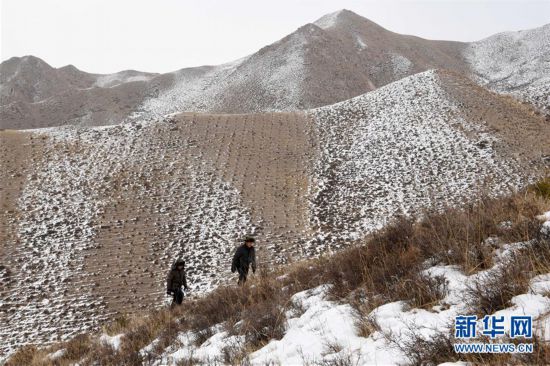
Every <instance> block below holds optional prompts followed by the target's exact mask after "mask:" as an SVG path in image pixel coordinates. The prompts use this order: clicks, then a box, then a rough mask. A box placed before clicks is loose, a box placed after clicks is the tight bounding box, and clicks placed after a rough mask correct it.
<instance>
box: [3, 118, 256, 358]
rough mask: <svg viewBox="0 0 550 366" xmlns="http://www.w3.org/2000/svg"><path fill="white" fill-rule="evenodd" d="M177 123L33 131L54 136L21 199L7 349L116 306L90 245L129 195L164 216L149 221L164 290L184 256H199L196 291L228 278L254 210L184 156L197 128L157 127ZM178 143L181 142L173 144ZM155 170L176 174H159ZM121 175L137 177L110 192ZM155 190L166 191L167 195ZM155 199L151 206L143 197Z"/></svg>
mask: <svg viewBox="0 0 550 366" xmlns="http://www.w3.org/2000/svg"><path fill="white" fill-rule="evenodd" d="M170 128H172V125H171V124H170V123H169V122H167V121H151V122H141V123H130V124H125V125H118V126H111V127H100V128H85V129H81V128H77V127H62V128H51V129H43V130H36V131H33V132H34V133H35V134H36V138H37V139H40V138H42V137H47V141H48V143H47V146H46V150H45V151H44V152H43V154H44V158H45V159H44V163H35V164H34V165H33V166H32V168H31V169H33V170H34V172H33V177H32V178H31V179H30V180H29V181H28V182H27V184H26V185H25V187H24V189H23V192H22V195H21V197H20V200H19V206H20V207H21V209H22V210H21V212H22V216H21V218H20V220H19V221H18V223H17V225H18V228H19V236H20V241H21V242H20V245H19V246H18V247H17V251H18V253H17V256H19V257H20V263H21V268H20V270H19V271H17V272H16V273H15V274H14V281H17V283H18V286H17V287H16V288H13V289H11V290H10V292H8V293H7V295H6V297H5V298H3V299H2V306H3V307H4V308H5V309H8V314H9V316H7V317H6V321H2V322H1V324H0V338H1V339H3V340H5V342H4V341H3V342H2V345H1V346H0V352H5V353H10V352H12V351H13V350H14V349H15V348H17V347H20V346H22V345H25V344H28V343H35V342H38V343H41V344H44V345H45V344H48V343H51V342H53V341H56V340H59V337H61V339H63V340H64V339H67V338H70V337H71V336H74V335H75V334H77V333H80V332H82V331H86V330H91V329H94V328H97V326H98V324H100V323H101V322H103V321H104V320H105V319H107V318H109V317H110V316H111V315H112V311H110V310H109V309H107V308H106V304H105V302H104V301H103V300H102V298H101V297H100V296H98V294H97V293H93V290H94V286H95V284H94V283H95V282H96V281H97V277H95V276H97V274H96V273H90V272H88V271H87V270H85V268H84V265H85V259H86V257H87V255H88V254H87V253H88V252H89V251H90V250H97V249H98V247H99V244H98V242H97V240H96V239H97V238H96V236H97V229H98V228H99V226H100V220H101V217H102V216H103V215H104V214H105V212H106V211H108V210H109V209H112V207H113V205H116V204H120V202H123V201H124V197H130V199H132V200H135V201H134V202H137V204H138V209H139V210H140V212H148V217H150V218H151V219H156V220H158V221H157V222H151V226H152V228H151V229H150V230H155V232H156V233H158V238H162V240H163V242H158V241H153V242H151V243H148V244H149V246H150V248H149V250H150V251H151V253H155V254H154V255H153V256H152V259H151V260H150V263H152V262H153V261H156V262H155V263H156V269H155V270H154V275H155V276H157V277H158V278H159V282H160V283H159V284H158V286H156V287H155V293H156V294H157V295H158V297H159V299H162V298H164V296H163V295H164V293H163V292H162V291H161V289H162V288H163V281H164V269H165V268H169V266H170V264H171V261H173V260H174V258H175V257H176V256H178V255H181V256H184V257H185V258H186V260H187V261H188V263H192V264H195V265H194V266H193V267H190V268H188V272H187V274H188V279H189V282H190V284H191V287H192V290H193V291H195V292H198V293H201V292H205V291H209V290H211V289H212V288H214V287H215V286H216V285H217V284H218V283H219V281H221V279H222V278H228V277H229V270H228V268H229V267H228V265H225V264H221V263H222V261H223V260H227V257H228V253H229V252H230V251H231V250H232V249H233V247H234V243H235V242H236V239H237V238H239V237H242V235H244V234H246V233H253V232H254V230H255V228H254V226H253V225H252V224H251V221H250V213H249V212H248V209H246V208H244V206H243V205H242V203H241V198H240V195H239V192H238V191H237V190H236V189H235V188H234V187H232V186H231V185H230V184H228V183H226V182H224V181H221V180H220V179H218V178H216V176H215V175H214V174H213V170H212V169H214V168H213V167H211V166H210V165H209V163H208V161H207V160H206V159H204V157H203V156H202V155H201V154H200V153H198V151H197V154H194V153H191V154H189V155H186V156H187V158H188V160H186V161H183V160H182V156H181V155H180V154H182V151H183V150H185V149H193V146H192V143H191V142H190V141H191V137H189V139H187V140H180V139H177V141H176V139H175V138H174V139H173V140H170V139H168V138H167V139H158V138H156V136H157V135H156V134H155V133H152V131H151V130H152V129H157V130H158V129H165V130H169V129H170ZM177 144H179V145H181V146H183V147H182V149H183V150H177V149H173V147H175V146H176V145H177ZM167 147H168V148H167ZM69 150H71V151H72V153H70V154H68V151H69ZM194 151H195V150H194ZM158 172H164V174H165V175H166V176H170V177H171V178H173V179H164V180H163V179H160V180H159V176H158V175H157V173H158ZM121 175H123V176H127V177H128V180H129V182H130V183H127V184H124V186H123V188H122V191H121V196H118V197H112V191H111V190H112V189H113V187H114V186H113V185H112V184H111V183H110V182H111V181H110V179H113V178H114V177H120V176H121ZM161 176H162V175H161ZM139 182H142V183H143V182H145V183H144V184H142V183H139ZM153 184H154V185H153ZM158 192H162V193H163V196H162V197H161V198H160V199H157V198H156V197H158V195H159V193H158ZM105 197H111V198H110V199H106V198H105ZM163 197H167V198H168V199H164V198H163ZM152 198H155V199H156V200H155V203H154V207H150V206H146V203H147V202H149V204H151V203H150V202H151V200H152ZM112 199H115V200H116V201H117V202H114V201H112ZM130 214H131V213H130ZM116 224H117V223H116V222H111V223H109V225H116ZM130 234H132V233H128V235H130ZM134 234H135V233H134ZM132 236H133V234H132ZM158 238H157V239H158ZM113 249H114V248H113ZM113 255H114V253H113ZM114 260H116V259H114ZM144 261H147V259H146V258H145V259H144ZM148 263H149V262H148ZM150 263H149V264H150ZM159 268H162V270H160V271H159V270H158V269H159ZM220 268H224V270H220ZM104 275H106V274H104ZM145 290H147V289H145ZM159 291H160V292H159ZM159 303H161V302H160V301H159ZM161 304H162V303H161Z"/></svg>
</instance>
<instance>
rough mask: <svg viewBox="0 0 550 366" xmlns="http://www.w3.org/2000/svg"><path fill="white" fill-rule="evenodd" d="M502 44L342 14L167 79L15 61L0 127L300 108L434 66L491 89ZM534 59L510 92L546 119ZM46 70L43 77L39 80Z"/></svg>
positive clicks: (5, 68)
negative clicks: (19, 65) (25, 66)
mask: <svg viewBox="0 0 550 366" xmlns="http://www.w3.org/2000/svg"><path fill="white" fill-rule="evenodd" d="M316 23H317V24H316ZM318 24H321V25H322V27H320V26H319V25H318ZM548 29H550V28H549V26H546V27H541V28H536V29H535V30H528V31H522V32H523V34H527V35H528V36H526V37H531V36H530V35H531V34H533V35H534V36H533V37H531V38H533V46H532V47H531V46H529V45H528V46H527V50H528V51H532V50H531V48H533V47H536V45H537V44H539V43H540V44H542V45H544V42H545V41H543V40H544V36H545V34H546V33H548V32H550V31H549V30H548ZM537 32H538V33H540V35H538V36H537ZM537 37H538V38H537ZM489 38H490V37H489ZM501 38H502V37H501ZM499 42H501V41H500V38H497V39H496V40H495V39H490V40H489V41H484V40H482V41H479V42H478V43H475V44H474V43H462V42H453V41H433V40H426V39H423V38H420V37H416V36H409V35H400V34H397V33H394V32H391V31H389V30H386V29H384V28H383V27H381V26H379V25H377V24H376V23H374V22H372V21H370V20H368V19H366V18H363V17H361V16H359V15H357V14H355V13H353V12H351V11H349V10H342V11H338V12H335V13H331V14H328V15H325V16H323V17H321V18H320V19H318V20H317V21H315V22H313V23H308V24H306V25H304V26H302V27H299V28H298V29H297V30H296V31H294V32H292V33H291V34H289V35H287V36H285V37H283V38H281V39H280V40H278V41H276V42H274V43H272V44H270V45H267V46H265V47H262V48H261V49H260V50H258V51H257V52H255V53H253V54H251V55H248V56H245V57H243V58H241V59H238V60H235V61H232V62H229V63H226V64H222V65H214V66H211V65H207V66H201V67H194V68H184V69H179V70H176V71H173V72H169V73H165V74H151V73H144V72H139V71H132V70H125V71H120V72H118V73H115V74H108V75H98V74H88V73H85V72H83V71H80V70H78V69H76V68H74V67H69V66H64V67H62V68H58V69H53V68H51V67H50V66H49V65H48V67H46V66H41V67H40V68H38V67H37V68H36V70H32V69H31V70H28V71H27V72H26V74H25V75H20V76H18V77H17V78H15V79H17V80H9V81H8V80H7V77H5V75H11V73H10V70H9V69H10V67H11V68H12V69H13V68H14V66H13V65H12V66H10V64H13V63H14V62H15V59H14V58H12V59H10V60H8V61H9V62H8V61H4V62H3V63H2V64H1V65H0V71H1V74H2V75H4V76H3V77H2V78H1V83H0V91H1V93H0V95H1V103H0V121H1V122H0V128H12V129H13V128H15V129H25V128H38V127H49V126H56V125H64V124H75V125H87V126H93V125H110V124H116V123H121V122H130V121H135V120H139V119H147V118H158V117H161V116H162V115H165V114H169V113H175V112H182V111H189V112H206V113H255V112H269V111H296V110H302V109H309V108H316V107H320V106H323V105H329V104H332V103H335V102H339V101H343V100H347V99H349V98H352V97H355V96H357V95H360V94H363V93H365V92H367V91H370V90H374V89H376V88H378V87H380V86H383V85H386V84H388V83H390V82H393V81H396V80H399V79H400V78H402V77H405V76H408V75H411V74H414V73H417V72H423V71H426V70H428V69H433V68H437V69H449V70H452V71H455V72H459V73H462V74H464V75H467V76H472V77H474V79H476V75H477V76H479V77H477V80H476V81H477V82H479V83H481V84H482V85H485V84H487V82H486V80H489V79H490V78H491V77H492V75H493V74H495V72H498V71H494V69H495V67H497V68H498V67H500V66H498V65H500V64H501V63H503V62H505V60H506V59H507V55H506V54H496V55H493V56H494V57H487V56H486V53H487V51H486V50H487V49H491V48H495V47H497V48H498V47H499V46H498V44H499ZM493 43H495V45H493ZM529 47H531V48H529ZM536 52H538V53H539V54H540V53H541V52H542V55H544V52H545V51H544V49H542V50H539V51H537V50H536V49H535V50H534V51H533V52H531V53H534V56H533V57H531V58H530V60H534V62H536V63H537V64H536V65H535V66H533V67H532V66H529V65H524V64H521V60H523V58H522V57H523V56H522V54H521V52H520V53H517V54H516V57H517V58H518V60H519V61H518V62H519V63H518V66H517V68H519V70H520V71H521V70H522V69H528V71H529V72H532V73H533V75H534V76H535V78H532V79H530V80H527V81H526V85H524V86H523V87H522V89H521V90H519V91H514V92H513V93H512V95H514V96H515V97H517V98H520V99H522V100H525V101H527V102H529V103H533V104H534V105H535V106H536V107H537V108H539V109H540V110H541V111H542V112H543V113H546V112H547V111H548V109H547V106H546V105H547V104H548V103H547V94H548V93H549V92H548V91H547V90H546V87H545V85H546V83H545V79H541V80H538V79H536V77H537V75H538V77H539V78H543V77H544V73H545V72H546V71H547V66H544V65H545V64H544V63H543V58H541V57H538V58H537V57H535V56H536V55H537V54H536ZM44 64H45V63H44ZM46 65H47V64H46ZM491 65H496V66H495V67H493V66H491ZM529 68H530V69H529ZM42 69H43V70H44V75H42V74H40V70H42ZM52 70H56V71H55V72H54V71H52ZM37 80H43V81H42V83H38V84H40V85H38V86H39V88H36V87H35V86H34V85H35V84H36V83H37ZM502 83H504V84H505V83H506V81H505V80H504V81H501V83H500V84H502ZM500 84H499V85H492V84H491V85H489V84H487V85H486V86H488V87H490V88H492V89H494V90H496V91H499V92H504V93H509V92H510V90H509V89H510V88H509V87H507V86H506V85H504V87H503V86H502V85H500ZM516 84H518V83H516ZM516 84H513V85H511V86H512V87H513V86H514V85H516Z"/></svg>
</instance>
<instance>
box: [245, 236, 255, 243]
mask: <svg viewBox="0 0 550 366" xmlns="http://www.w3.org/2000/svg"><path fill="white" fill-rule="evenodd" d="M244 242H245V243H248V242H253V243H255V242H256V239H254V238H253V237H252V236H245V237H244Z"/></svg>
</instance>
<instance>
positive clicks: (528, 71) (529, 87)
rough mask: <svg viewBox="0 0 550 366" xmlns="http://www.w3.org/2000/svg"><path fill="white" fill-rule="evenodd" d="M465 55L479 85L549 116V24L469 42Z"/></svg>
mask: <svg viewBox="0 0 550 366" xmlns="http://www.w3.org/2000/svg"><path fill="white" fill-rule="evenodd" d="M464 56H465V59H466V61H467V62H468V63H469V65H470V68H471V69H472V72H473V74H474V75H473V76H474V77H475V79H476V80H477V81H478V82H479V83H480V84H481V85H484V86H486V87H488V88H490V89H493V90H495V91H497V92H501V93H510V94H513V95H515V96H517V97H519V98H520V99H524V100H526V101H529V102H531V103H533V104H535V106H537V107H538V108H540V109H541V110H543V111H544V113H546V114H550V24H548V25H545V26H542V27H540V28H536V29H532V30H523V31H517V32H505V33H499V34H496V35H494V36H491V37H488V38H485V39H483V40H481V41H478V42H473V43H470V44H469V45H468V47H467V48H466V50H465V51H464Z"/></svg>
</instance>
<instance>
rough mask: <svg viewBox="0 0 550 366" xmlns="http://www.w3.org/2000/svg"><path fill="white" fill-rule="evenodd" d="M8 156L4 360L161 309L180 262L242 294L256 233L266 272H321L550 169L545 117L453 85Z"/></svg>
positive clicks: (171, 123)
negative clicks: (403, 222) (327, 264)
mask: <svg viewBox="0 0 550 366" xmlns="http://www.w3.org/2000/svg"><path fill="white" fill-rule="evenodd" d="M518 125H521V126H522V127H523V129H522V130H521V131H520V130H518V127H517V126H518ZM0 138H1V144H0V149H2V151H1V152H2V153H1V154H0V156H1V158H0V161H1V167H2V175H1V178H0V179H1V188H2V195H1V201H0V205H1V208H2V209H1V210H0V224H1V228H2V231H1V238H0V243H1V247H0V248H1V252H0V270H1V272H0V274H1V276H2V277H1V278H2V282H1V287H0V291H1V294H2V297H1V303H0V317H1V319H2V321H1V322H0V344H1V345H2V349H1V351H2V352H3V353H4V354H7V353H8V352H11V351H12V350H13V349H14V348H15V347H17V346H19V345H22V344H26V343H32V342H40V343H41V344H45V343H47V342H49V341H53V340H54V339H56V338H58V337H62V338H66V337H69V336H71V335H73V334H74V333H76V332H79V331H82V330H84V329H87V328H92V327H95V326H97V324H99V323H101V322H102V321H103V319H105V318H109V317H113V316H114V315H115V314H117V313H119V312H130V313H131V312H135V311H139V310H140V309H142V308H150V307H154V306H162V305H163V301H164V300H163V299H166V298H165V296H164V283H163V282H164V276H165V273H166V271H167V269H168V268H169V265H170V263H171V261H172V260H173V259H174V258H175V257H177V256H183V257H184V258H185V259H186V261H187V266H188V268H187V271H188V275H189V282H190V283H191V288H192V292H193V293H202V292H205V291H208V290H209V289H212V288H213V287H214V286H216V285H217V284H219V283H221V282H225V281H228V280H232V276H231V275H230V273H229V271H228V270H229V261H230V256H231V252H232V250H233V248H234V247H235V245H237V243H238V239H239V238H240V237H242V235H244V234H246V233H253V234H255V235H256V237H257V238H258V258H259V260H260V262H261V266H264V265H276V264H278V263H285V262H287V261H293V260H299V259H302V258H306V257H310V256H315V255H319V254H322V253H325V252H327V251H332V250H335V249H338V248H341V247H343V246H346V245H348V244H349V243H350V242H353V241H354V240H355V239H357V238H359V237H362V236H364V235H366V234H368V233H369V232H370V231H372V230H373V229H375V228H377V227H379V226H380V225H382V224H383V223H384V222H387V221H388V220H390V219H391V218H392V217H395V215H397V214H399V213H400V212H404V213H411V212H414V211H418V210H421V209H422V208H423V207H431V206H434V205H436V206H442V205H445V204H455V203H459V202H462V200H464V199H466V198H467V197H470V196H472V195H475V194H476V193H477V192H480V191H484V190H487V191H489V193H491V194H500V193H504V192H506V191H508V190H509V189H513V188H516V187H520V186H522V185H524V184H525V183H526V182H528V181H529V180H530V179H531V177H532V176H536V175H537V173H538V172H540V171H541V170H542V169H544V164H545V161H544V157H545V156H547V155H550V151H549V150H550V146H548V144H546V143H545V141H549V140H550V126H549V125H548V123H546V122H545V121H544V120H543V119H542V118H541V117H539V116H537V115H535V114H534V113H533V112H532V110H530V109H529V108H527V107H525V106H522V105H520V104H518V103H517V102H515V101H514V100H512V99H510V98H503V97H501V96H498V95H497V94H494V93H491V92H488V91H486V90H484V89H482V88H479V87H478V86H476V85H474V84H472V83H471V82H469V81H468V80H466V79H464V78H462V77H459V76H457V75H455V74H451V73H446V72H439V71H428V72H425V73H421V74H416V75H413V76H411V77H408V78H405V79H403V80H400V81H398V82H395V83H392V84H389V85H387V86H385V87H383V88H380V89H377V90H375V91H373V92H370V93H367V94H365V95H363V96H360V97H358V98H354V99H351V100H349V101H346V102H343V103H339V104H336V105H333V106H329V107H323V108H319V109H314V110H309V111H307V112H296V113H266V114H245V115H227V114H224V115H221V114H218V115H212V114H193V113H183V114H175V115H170V116H166V117H164V118H162V119H157V120H149V121H140V122H132V123H127V124H122V125H116V126H109V127H95V128H78V127H74V126H67V127H58V128H49V129H40V130H30V131H24V132H22V131H9V130H6V131H0ZM514 138H515V139H521V140H522V141H523V145H527V146H529V149H528V150H527V149H523V148H522V147H521V146H522V145H521V144H517V143H514ZM516 141H517V140H516ZM261 266H260V267H261Z"/></svg>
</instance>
